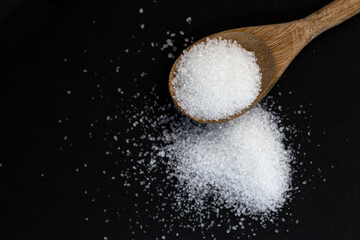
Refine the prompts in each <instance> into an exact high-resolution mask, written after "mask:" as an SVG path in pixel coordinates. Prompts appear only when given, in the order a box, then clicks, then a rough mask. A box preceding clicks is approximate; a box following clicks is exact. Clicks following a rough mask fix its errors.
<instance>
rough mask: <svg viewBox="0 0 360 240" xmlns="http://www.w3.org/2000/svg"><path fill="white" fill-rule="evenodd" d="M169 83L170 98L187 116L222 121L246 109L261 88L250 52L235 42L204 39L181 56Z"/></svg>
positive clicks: (257, 68) (257, 70)
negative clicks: (172, 97) (170, 84)
mask: <svg viewBox="0 0 360 240" xmlns="http://www.w3.org/2000/svg"><path fill="white" fill-rule="evenodd" d="M174 74H175V77H174V78H173V80H172V85H173V89H174V98H175V100H176V101H177V103H178V105H179V106H180V107H181V108H182V109H183V110H184V111H185V112H186V113H187V114H189V115H190V116H192V117H194V118H197V119H202V120H219V119H226V118H229V117H231V116H232V115H234V114H236V113H239V112H241V111H242V110H243V109H245V108H247V107H249V106H250V105H251V104H252V102H253V101H254V100H255V99H256V97H257V96H258V94H259V91H260V88H261V72H260V67H259V65H258V64H257V59H256V57H255V54H254V53H253V52H249V51H247V50H245V49H244V48H242V47H241V45H240V44H238V43H237V42H236V41H231V40H224V39H212V40H210V39H207V40H206V41H205V42H202V43H199V44H197V45H195V46H193V47H192V48H190V50H188V51H185V52H184V53H183V55H182V56H181V58H180V60H179V62H178V64H177V66H176V68H175V72H174Z"/></svg>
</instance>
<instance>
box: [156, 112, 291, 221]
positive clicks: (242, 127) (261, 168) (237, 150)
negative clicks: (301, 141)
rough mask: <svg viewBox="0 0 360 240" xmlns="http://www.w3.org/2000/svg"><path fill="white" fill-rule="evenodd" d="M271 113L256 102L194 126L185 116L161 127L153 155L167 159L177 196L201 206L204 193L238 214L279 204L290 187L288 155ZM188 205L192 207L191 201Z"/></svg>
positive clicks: (273, 208)
mask: <svg viewBox="0 0 360 240" xmlns="http://www.w3.org/2000/svg"><path fill="white" fill-rule="evenodd" d="M275 120H276V118H275V117H274V116H273V115H272V114H271V113H270V112H268V111H266V110H264V109H263V108H261V107H260V106H258V107H255V108H254V109H252V110H250V111H249V112H248V113H246V114H244V115H243V116H242V117H241V118H238V119H235V120H233V121H230V122H227V123H222V124H216V125H207V126H203V127H201V126H199V125H194V124H193V123H191V122H190V120H189V121H188V122H187V123H186V121H185V124H184V123H179V124H175V125H173V126H172V127H171V129H172V132H169V131H164V135H163V139H164V141H166V142H167V144H166V145H165V147H164V148H163V149H161V150H160V151H159V152H158V154H157V156H158V157H163V156H164V151H165V153H166V157H167V158H168V159H170V162H169V163H168V165H169V168H170V169H172V171H173V172H174V173H173V176H174V177H175V178H176V179H177V180H178V181H179V184H178V185H177V186H178V187H179V188H180V192H182V193H183V194H180V195H179V196H178V201H179V202H180V203H181V202H183V199H184V196H187V197H186V198H190V199H188V200H189V202H192V203H195V205H193V207H195V208H201V207H202V206H201V205H202V204H203V203H204V202H206V198H208V197H209V196H210V197H212V198H213V202H215V203H216V204H218V205H219V206H220V205H224V206H226V207H227V208H232V209H233V210H234V211H235V213H236V214H238V215H239V216H240V215H242V214H250V215H257V214H265V215H266V214H268V213H270V212H276V211H277V210H278V209H279V208H281V207H282V205H283V204H284V202H285V201H286V199H287V198H288V197H289V196H288V191H289V190H290V189H291V186H290V180H291V168H290V165H289V164H290V162H291V158H292V157H291V156H292V153H291V151H290V150H287V149H286V148H285V146H284V144H283V140H284V135H283V134H282V133H281V132H280V131H279V129H278V126H277V123H276V121H275ZM191 208H192V207H191Z"/></svg>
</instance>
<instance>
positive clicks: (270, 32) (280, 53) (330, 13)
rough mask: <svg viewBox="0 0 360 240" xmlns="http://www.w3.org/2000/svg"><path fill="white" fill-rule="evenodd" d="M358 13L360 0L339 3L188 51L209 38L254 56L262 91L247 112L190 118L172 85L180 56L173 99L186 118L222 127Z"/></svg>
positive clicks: (230, 34)
mask: <svg viewBox="0 0 360 240" xmlns="http://www.w3.org/2000/svg"><path fill="white" fill-rule="evenodd" d="M359 12H360V0H336V1H333V2H331V3H330V4H328V5H327V6H325V7H323V8H322V9H320V10H318V11H317V12H315V13H313V14H311V15H310V16H308V17H306V18H303V19H300V20H296V21H292V22H288V23H280V24H272V25H264V26H256V27H245V28H238V29H233V30H228V31H224V32H220V33H216V34H213V35H210V36H208V37H205V38H203V39H200V40H199V41H197V42H195V43H194V44H192V45H191V46H189V47H188V48H186V50H185V51H188V50H189V49H190V48H191V47H192V46H194V45H196V44H198V43H200V42H204V41H206V39H207V38H210V39H212V38H220V37H221V38H222V39H232V40H236V41H237V42H238V43H239V44H241V46H242V47H243V48H245V49H246V50H248V51H251V52H254V53H255V56H256V58H257V60H258V64H259V66H260V69H261V73H262V79H261V91H260V93H259V95H258V97H257V98H256V99H255V100H254V102H253V103H252V104H251V105H250V106H249V107H248V108H246V109H244V110H242V111H241V112H239V113H237V114H235V115H233V116H231V117H229V118H226V119H221V120H217V121H208V120H203V119H197V118H194V117H192V116H190V115H188V114H187V113H186V112H185V111H184V110H183V109H182V108H181V107H180V106H179V105H178V103H177V102H176V99H175V98H174V88H173V85H172V83H171V81H172V80H173V78H174V76H175V73H174V72H175V67H176V64H177V63H178V61H179V59H180V58H181V55H180V56H179V57H178V59H177V60H176V61H175V63H174V65H173V66H172V68H171V71H170V76H169V91H170V95H171V98H172V99H173V101H174V103H175V105H176V106H177V107H178V108H179V109H180V111H181V112H182V113H183V114H185V115H186V116H188V117H189V118H191V119H193V120H196V121H198V122H202V123H219V122H225V121H228V120H231V119H234V118H236V117H239V116H240V115H242V114H244V113H245V112H246V111H248V110H249V109H251V108H252V107H254V106H255V105H256V104H257V103H258V102H259V101H260V100H261V99H263V97H265V96H266V95H267V94H268V92H269V91H270V90H271V88H272V87H273V86H274V85H275V83H276V82H277V80H278V79H279V78H280V76H281V75H282V74H283V72H284V71H285V69H286V68H287V67H288V66H289V64H290V63H291V61H292V60H293V59H294V58H295V56H296V55H297V54H298V53H299V52H300V50H301V49H303V48H304V47H305V46H306V44H308V43H309V42H310V41H311V40H312V39H314V38H315V37H317V36H318V35H320V34H321V33H323V32H324V31H326V30H328V29H329V28H332V27H334V26H336V25H338V24H340V23H342V22H343V21H345V20H347V19H349V18H351V17H352V16H354V15H356V14H357V13H359Z"/></svg>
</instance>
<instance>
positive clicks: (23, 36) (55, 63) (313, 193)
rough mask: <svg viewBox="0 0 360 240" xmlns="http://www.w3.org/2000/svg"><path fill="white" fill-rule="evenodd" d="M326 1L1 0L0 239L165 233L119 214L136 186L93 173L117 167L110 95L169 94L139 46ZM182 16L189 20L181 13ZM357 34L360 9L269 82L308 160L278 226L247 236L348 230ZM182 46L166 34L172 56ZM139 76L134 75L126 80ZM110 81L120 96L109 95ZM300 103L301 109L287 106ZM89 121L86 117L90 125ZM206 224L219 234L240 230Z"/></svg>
mask: <svg viewBox="0 0 360 240" xmlns="http://www.w3.org/2000/svg"><path fill="white" fill-rule="evenodd" d="M329 2H330V1H328V0H326V1H325V0H312V1H290V0H276V1H265V0H252V1H250V0H249V1H245V0H244V1H237V0H222V1H206V0H195V1H194V0H193V1H190V0H183V1H181V0H173V1H166V0H157V3H154V2H153V1H145V0H143V1H140V0H136V1H81V0H80V1H52V2H51V1H45V0H43V1H41V0H36V1H20V0H18V1H4V0H1V2H0V14H1V15H0V82H1V88H0V89H1V94H0V99H1V101H0V102H1V106H2V107H1V118H0V121H1V133H0V134H1V136H2V137H3V138H4V141H3V142H2V143H1V149H2V154H1V157H0V163H1V167H0V190H1V195H0V196H1V200H2V202H3V203H2V204H1V206H0V210H1V213H0V218H1V220H0V221H1V225H0V238H1V239H104V236H106V237H107V238H108V239H156V238H161V236H162V235H166V234H164V233H163V227H162V225H161V224H159V223H157V222H156V221H154V220H151V219H148V218H147V217H146V214H145V213H140V216H139V215H138V218H137V219H140V221H143V223H144V224H147V225H148V228H149V230H148V232H147V233H146V234H144V233H143V232H142V231H140V229H138V228H136V224H135V225H134V224H132V223H131V221H130V222H129V219H135V218H136V216H135V215H136V214H135V213H134V212H135V211H136V210H138V208H136V209H135V208H134V204H133V203H134V202H136V203H139V204H140V205H141V202H142V201H145V200H146V199H134V197H131V196H133V195H132V193H134V192H135V191H136V189H132V188H130V189H128V190H124V188H123V187H122V185H123V182H122V180H121V179H119V180H118V179H116V180H115V181H112V180H111V176H112V175H105V176H104V174H102V171H103V170H104V169H106V171H107V172H111V174H113V175H116V174H117V171H118V169H119V168H121V161H120V163H119V165H120V166H117V168H115V167H113V163H114V161H116V157H117V156H116V154H114V155H112V156H107V155H106V154H105V151H106V150H107V149H108V148H111V147H113V146H109V142H107V141H103V138H104V137H106V136H107V134H108V132H111V131H120V132H121V131H123V129H125V128H126V123H125V121H120V120H119V121H113V122H111V123H108V122H106V121H105V120H104V119H106V116H108V115H111V116H112V115H114V114H120V113H119V112H118V110H117V108H118V107H117V106H118V105H121V104H125V100H126V99H127V98H128V97H129V96H131V95H133V94H135V93H136V92H138V91H140V92H142V93H146V92H148V91H149V90H150V89H151V88H152V86H153V85H154V84H157V85H158V88H157V91H158V93H157V94H159V95H160V96H161V99H162V100H161V101H168V99H169V96H168V92H167V88H166V84H167V76H168V72H169V69H170V67H171V65H172V62H173V60H172V59H169V58H168V57H167V52H166V51H161V50H160V46H159V47H156V48H151V47H150V43H151V42H152V41H153V42H158V43H159V44H160V45H161V44H163V43H165V41H166V39H167V38H168V36H167V35H166V31H171V32H177V33H178V32H179V31H180V30H183V31H184V32H185V35H186V36H187V37H190V36H192V37H194V39H195V40H196V39H199V38H202V37H204V36H206V35H209V34H211V33H215V32H219V31H222V30H226V29H231V28H236V27H243V26H251V25H263V24H270V23H279V22H286V21H290V20H295V19H298V18H302V17H305V16H306V15H308V14H310V13H311V12H313V11H315V10H317V9H319V8H321V7H322V6H324V5H326V4H327V3H329ZM139 8H143V9H144V13H143V14H140V13H139ZM189 16H191V17H192V23H191V24H188V23H187V22H186V21H185V20H186V18H187V17H189ZM142 23H145V29H144V30H141V29H140V28H139V25H140V24H142ZM359 30H360V15H359V16H355V17H353V18H352V19H350V20H348V21H346V22H344V23H343V24H341V25H340V26H338V27H335V28H333V29H330V30H329V31H327V32H325V33H323V34H322V35H320V36H319V37H318V38H316V39H314V40H313V41H312V42H311V43H310V44H309V45H308V46H306V47H305V49H303V51H302V52H301V53H300V54H299V55H298V56H297V57H296V59H295V60H294V61H293V62H292V63H291V65H290V66H289V68H288V69H287V70H286V72H285V74H284V75H283V76H282V78H281V79H280V81H279V82H278V84H277V86H276V87H275V88H274V89H273V90H272V91H271V93H270V95H272V96H273V98H274V100H275V101H277V104H279V105H281V106H283V107H284V109H285V114H286V115H288V121H289V123H290V124H294V125H295V126H296V127H297V128H299V129H301V130H303V132H304V133H307V128H310V130H311V135H310V137H308V136H307V135H306V134H304V135H302V136H298V137H297V138H296V139H297V141H299V143H300V142H301V144H302V148H301V151H302V152H304V153H306V156H303V157H302V160H303V161H304V163H305V164H307V163H309V162H312V164H311V165H309V166H308V168H307V172H306V173H304V175H305V176H304V179H306V178H307V177H309V178H312V179H313V181H312V182H311V183H310V184H307V185H305V187H304V189H303V191H302V192H301V193H300V194H298V196H296V197H297V198H296V200H295V201H294V202H293V203H292V206H291V212H292V217H291V218H292V220H291V221H289V223H284V224H281V223H279V227H278V228H279V230H280V232H279V233H275V232H274V228H272V227H269V228H267V229H265V230H264V229H259V230H258V233H257V236H256V237H254V238H253V239H360V230H359V226H360V204H359V201H360V190H359V189H360V188H359V186H360V181H359V179H358V176H359V171H360V163H359V156H360V152H359V135H360V128H359V124H358V123H359V120H360V114H359V107H360V96H359V94H358V93H359V84H358V81H359V76H360V66H359V63H360V62H359V54H360V47H359V42H360V31H359ZM175 39H177V40H179V39H180V38H179V34H177V37H175ZM179 42H180V40H179ZM182 48H183V46H182V45H181V44H178V50H177V51H176V54H175V55H178V54H179V53H180V52H181V49H182ZM125 49H129V50H130V52H129V53H126V52H125ZM138 49H140V52H137V50H138ZM153 57H154V58H155V61H152V60H151V59H152V58H153ZM65 59H66V60H65ZM117 66H120V73H117V72H116V70H115V69H116V67H117ZM84 69H86V70H87V72H84ZM141 72H147V73H148V75H147V76H146V77H145V79H143V80H141V81H139V80H135V81H134V78H137V79H139V78H140V77H139V75H140V73H141ZM98 84H99V86H100V87H98V86H97V85H98ZM119 87H121V89H123V90H124V92H125V93H124V95H121V96H119V95H118V94H117V88H119ZM99 89H100V90H99ZM67 91H71V94H67ZM279 92H281V93H282V94H281V96H280V95H279V94H278V93H279ZM289 92H291V94H290V93H289ZM92 97H94V98H95V99H92ZM121 98H124V99H125V100H122V99H121ZM133 101H136V100H133ZM300 105H302V106H303V108H302V109H304V110H305V112H306V114H305V115H304V114H301V115H298V114H295V113H294V110H296V111H297V110H299V109H300V108H301V107H300ZM304 116H308V117H304ZM95 119H98V121H99V122H98V124H96V127H95V129H92V128H91V127H90V123H93V122H94V121H95ZM59 120H61V123H60V122H59ZM89 132H92V133H93V134H94V137H93V138H92V139H89ZM65 136H67V139H66V140H64V137H65ZM302 139H303V140H302ZM305 139H310V142H308V141H307V140H305ZM119 144H120V143H119ZM84 164H86V166H87V167H84ZM77 169H78V170H77ZM318 169H320V170H318ZM77 171H79V172H77ZM307 174H308V175H309V176H306V175H307ZM85 190H87V191H88V192H89V193H88V194H84V191H85ZM108 194H110V195H111V197H107V195H108ZM89 195H90V196H89ZM92 199H96V201H95V202H92ZM104 209H106V212H104ZM117 212H120V213H117ZM85 218H88V220H87V221H86V220H85ZM106 219H109V222H105V220H106ZM296 220H298V222H297V221H296ZM295 221H296V223H295ZM286 230H288V232H287V231H286ZM177 232H179V233H180V236H179V237H178V238H179V239H202V235H201V233H200V230H199V231H198V230H196V231H195V232H192V231H189V230H177ZM210 234H211V233H205V235H206V236H210ZM213 234H215V235H216V236H217V239H233V238H234V237H236V236H239V235H241V230H238V231H235V232H231V233H230V234H226V233H225V231H224V230H222V229H220V230H216V232H213ZM173 238H175V237H174V235H171V234H168V235H167V239H173Z"/></svg>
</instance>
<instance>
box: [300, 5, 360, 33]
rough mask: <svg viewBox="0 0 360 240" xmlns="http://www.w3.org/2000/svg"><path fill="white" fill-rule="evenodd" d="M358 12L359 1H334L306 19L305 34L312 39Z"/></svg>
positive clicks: (359, 10)
mask: <svg viewBox="0 0 360 240" xmlns="http://www.w3.org/2000/svg"><path fill="white" fill-rule="evenodd" d="M359 12H360V0H335V1H333V2H331V3H329V4H328V5H326V6H325V7H323V8H321V9H320V10H318V11H316V12H314V13H313V14H311V15H309V16H308V17H306V18H305V19H304V20H305V24H306V26H307V27H306V33H307V34H308V36H309V37H310V38H311V39H313V38H315V37H316V36H318V35H319V34H321V33H323V32H324V31H326V30H328V29H330V28H332V27H335V26H336V25H339V24H340V23H342V22H344V21H345V20H347V19H349V18H351V17H353V16H355V15H356V14H358V13H359Z"/></svg>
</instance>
